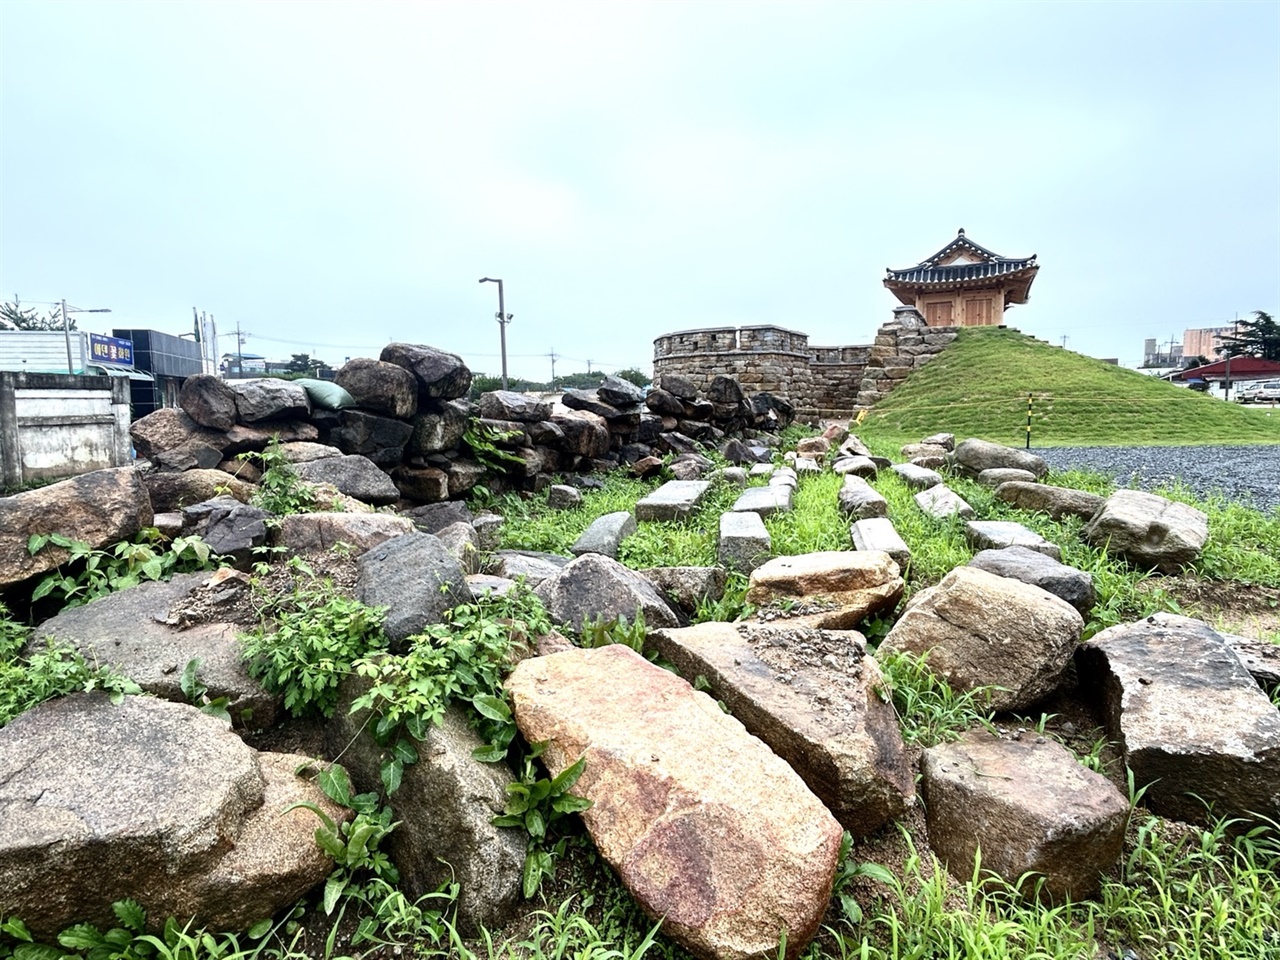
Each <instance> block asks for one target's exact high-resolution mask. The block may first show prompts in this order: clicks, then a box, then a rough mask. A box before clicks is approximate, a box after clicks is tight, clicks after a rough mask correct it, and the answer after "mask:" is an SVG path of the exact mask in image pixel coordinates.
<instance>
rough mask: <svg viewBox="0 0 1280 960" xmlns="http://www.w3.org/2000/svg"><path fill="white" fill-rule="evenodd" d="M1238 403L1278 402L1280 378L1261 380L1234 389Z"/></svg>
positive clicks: (1279, 399) (1279, 400)
mask: <svg viewBox="0 0 1280 960" xmlns="http://www.w3.org/2000/svg"><path fill="white" fill-rule="evenodd" d="M1236 400H1238V401H1239V402H1240V403H1280V380H1261V381H1255V382H1254V383H1249V384H1245V385H1244V386H1242V387H1241V388H1240V389H1239V390H1237V391H1236Z"/></svg>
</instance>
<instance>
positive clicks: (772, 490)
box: [731, 484, 794, 517]
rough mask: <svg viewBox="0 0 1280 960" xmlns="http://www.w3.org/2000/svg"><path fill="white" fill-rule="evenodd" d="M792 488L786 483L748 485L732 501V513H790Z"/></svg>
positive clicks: (767, 514)
mask: <svg viewBox="0 0 1280 960" xmlns="http://www.w3.org/2000/svg"><path fill="white" fill-rule="evenodd" d="M793 489H794V488H792V487H791V486H789V485H786V484H779V485H777V486H768V487H748V488H747V489H746V490H743V491H742V493H741V494H740V495H739V496H738V499H737V500H735V501H734V502H733V507H732V508H731V509H732V511H733V512H734V513H755V514H759V515H760V516H761V517H767V516H770V515H771V514H775V513H790V512H791V496H792V490H793Z"/></svg>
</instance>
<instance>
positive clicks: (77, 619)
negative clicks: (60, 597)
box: [27, 573, 280, 728]
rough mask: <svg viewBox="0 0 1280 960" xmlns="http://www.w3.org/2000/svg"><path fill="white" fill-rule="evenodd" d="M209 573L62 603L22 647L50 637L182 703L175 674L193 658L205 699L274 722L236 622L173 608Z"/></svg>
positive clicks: (258, 722)
mask: <svg viewBox="0 0 1280 960" xmlns="http://www.w3.org/2000/svg"><path fill="white" fill-rule="evenodd" d="M209 580H210V575H209V574H208V573H180V574H178V575H176V576H175V577H174V578H173V579H172V580H169V581H168V582H163V581H148V582H146V583H141V584H139V585H138V586H136V587H133V588H132V589H130V590H121V591H120V592H119V593H113V594H110V595H108V596H105V597H100V598H99V599H97V600H93V601H91V602H90V603H86V604H84V605H83V606H79V607H67V608H66V609H65V610H63V611H62V612H61V613H59V614H57V615H56V616H53V617H51V618H49V619H48V620H46V621H44V623H42V624H40V626H39V627H37V628H36V630H35V632H34V633H33V634H32V637H31V640H30V641H29V642H28V644H27V652H28V653H31V652H33V651H35V650H38V649H41V648H43V647H44V645H45V644H46V643H47V642H49V641H54V642H56V643H58V644H60V645H64V646H68V647H72V648H74V649H75V650H78V651H80V653H82V654H83V655H84V657H85V659H86V660H88V661H89V662H90V663H97V664H101V665H103V666H110V667H111V668H112V669H114V670H116V671H117V672H119V673H121V674H123V675H124V676H126V677H128V678H129V679H131V680H133V681H134V682H135V683H137V684H138V686H140V687H141V688H142V689H143V690H145V691H146V692H147V693H150V694H153V695H155V696H157V697H162V698H164V699H165V700H172V701H174V702H175V703H185V702H186V699H187V697H186V694H184V693H183V691H182V672H183V670H185V669H186V667H187V664H188V663H190V662H191V661H192V660H199V661H200V667H199V670H198V671H197V674H196V676H197V678H198V679H199V680H200V682H201V683H203V684H204V685H205V686H206V687H207V688H208V696H209V697H210V698H211V699H218V698H219V697H226V698H227V699H228V700H229V701H230V702H229V703H228V706H227V710H228V712H229V713H230V714H231V718H232V720H234V721H235V722H236V723H237V724H238V725H240V726H245V727H250V728H261V727H269V726H271V724H272V723H274V722H275V718H276V714H277V712H278V710H279V706H280V703H279V698H278V697H276V696H274V695H272V694H270V693H268V692H267V691H266V690H265V689H263V686H262V684H261V683H259V682H258V681H257V680H255V679H254V678H253V677H251V676H249V671H248V670H247V669H246V668H245V662H244V659H243V657H244V654H243V648H242V646H241V644H240V641H239V640H238V639H237V637H238V635H239V632H240V630H241V628H240V627H239V626H236V625H235V624H232V623H201V624H197V625H195V626H191V625H189V624H187V623H184V622H182V620H181V619H180V617H179V616H177V615H175V613H174V611H177V610H179V609H180V608H181V607H182V606H183V605H184V602H185V601H187V600H188V599H189V598H190V597H192V596H193V595H195V594H196V593H197V592H199V591H201V589H202V587H203V586H204V584H206V583H207V582H208V581H209Z"/></svg>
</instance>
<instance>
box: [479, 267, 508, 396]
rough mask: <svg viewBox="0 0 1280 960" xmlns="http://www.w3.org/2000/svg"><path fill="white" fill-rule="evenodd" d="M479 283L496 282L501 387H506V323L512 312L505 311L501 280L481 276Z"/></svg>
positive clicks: (496, 315)
mask: <svg viewBox="0 0 1280 960" xmlns="http://www.w3.org/2000/svg"><path fill="white" fill-rule="evenodd" d="M480 282H481V283H496V284H497V285H498V312H497V313H496V314H494V316H495V317H497V318H498V330H499V332H500V335H501V338H502V389H503V390H505V389H507V324H508V323H510V322H511V318H512V317H514V316H515V314H514V313H507V308H506V305H505V303H504V302H503V299H502V281H501V280H498V279H497V278H495V277H481V278H480Z"/></svg>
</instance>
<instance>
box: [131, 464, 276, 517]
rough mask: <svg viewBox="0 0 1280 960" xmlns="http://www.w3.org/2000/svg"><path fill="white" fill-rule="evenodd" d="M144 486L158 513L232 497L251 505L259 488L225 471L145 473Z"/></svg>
mask: <svg viewBox="0 0 1280 960" xmlns="http://www.w3.org/2000/svg"><path fill="white" fill-rule="evenodd" d="M142 479H143V483H144V484H145V485H146V488H147V494H148V495H149V496H150V497H151V505H152V507H153V508H154V509H155V512H156V513H170V512H172V511H174V510H181V509H182V508H183V507H187V506H191V505H192V504H196V503H203V502H204V501H206V500H213V499H214V498H215V497H222V496H226V497H231V498H232V499H235V500H239V501H240V502H241V503H248V502H249V500H250V499H251V498H252V497H253V494H254V491H255V490H257V489H258V488H257V487H255V486H254V485H253V484H252V483H246V482H245V481H244V480H240V479H238V478H237V477H233V476H231V474H229V473H227V472H226V471H225V470H184V471H182V472H181V473H157V472H155V471H152V472H151V473H146V474H143V478H142Z"/></svg>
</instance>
